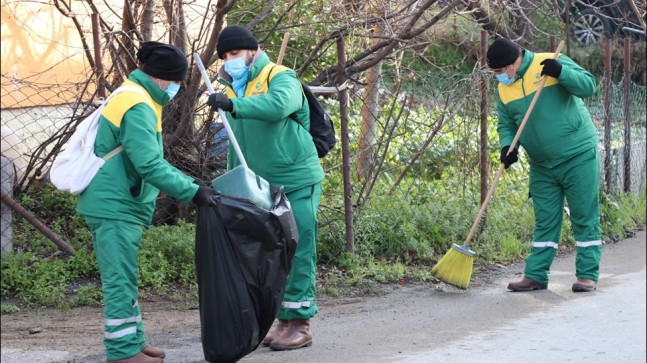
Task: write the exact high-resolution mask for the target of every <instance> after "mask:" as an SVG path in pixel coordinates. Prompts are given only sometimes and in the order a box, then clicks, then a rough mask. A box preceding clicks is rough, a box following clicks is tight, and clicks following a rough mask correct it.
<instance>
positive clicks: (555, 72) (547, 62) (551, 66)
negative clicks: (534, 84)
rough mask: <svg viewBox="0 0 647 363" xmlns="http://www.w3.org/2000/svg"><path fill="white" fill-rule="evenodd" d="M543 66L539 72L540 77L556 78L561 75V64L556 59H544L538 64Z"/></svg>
mask: <svg viewBox="0 0 647 363" xmlns="http://www.w3.org/2000/svg"><path fill="white" fill-rule="evenodd" d="M539 64H541V65H543V66H544V68H543V69H542V70H541V75H542V76H543V75H549V76H551V77H555V78H558V77H559V75H560V74H562V64H561V63H559V61H558V60H557V59H544V60H543V61H541V63H539Z"/></svg>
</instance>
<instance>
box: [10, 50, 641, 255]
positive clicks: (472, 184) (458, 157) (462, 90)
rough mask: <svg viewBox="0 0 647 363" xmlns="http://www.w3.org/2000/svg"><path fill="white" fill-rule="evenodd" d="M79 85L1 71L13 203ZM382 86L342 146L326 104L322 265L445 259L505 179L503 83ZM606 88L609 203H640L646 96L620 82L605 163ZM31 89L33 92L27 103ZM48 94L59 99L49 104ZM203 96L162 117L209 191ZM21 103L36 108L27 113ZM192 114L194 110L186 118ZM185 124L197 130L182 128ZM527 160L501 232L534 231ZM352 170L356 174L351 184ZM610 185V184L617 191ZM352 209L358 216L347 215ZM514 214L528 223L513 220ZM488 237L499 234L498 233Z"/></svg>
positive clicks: (600, 96)
mask: <svg viewBox="0 0 647 363" xmlns="http://www.w3.org/2000/svg"><path fill="white" fill-rule="evenodd" d="M111 59H112V58H110V57H107V56H106V59H105V60H104V61H105V62H104V65H105V66H106V69H110V67H113V66H114V67H116V66H117V63H116V62H114V61H111ZM113 63H114V64H113ZM210 72H211V73H213V72H214V70H210ZM84 74H85V76H84V77H81V78H83V80H82V81H68V82H65V81H59V82H56V83H52V82H49V81H39V80H38V78H37V77H30V78H17V77H14V76H13V75H12V74H11V73H10V72H5V70H3V72H2V91H3V94H2V100H3V101H2V102H3V107H2V110H1V125H2V190H3V193H5V194H7V195H10V196H11V197H13V198H16V197H17V196H18V195H20V194H21V193H29V189H28V187H29V186H38V185H39V184H42V183H48V181H47V168H48V165H49V164H50V163H51V161H52V160H53V158H54V157H55V156H56V154H57V153H58V152H60V150H61V149H62V148H64V145H65V142H66V140H67V138H68V137H69V136H70V135H71V132H72V131H73V130H74V128H75V127H76V125H77V124H78V123H79V122H80V121H81V120H82V119H83V118H84V117H85V116H87V115H89V114H90V113H91V112H92V111H93V110H94V109H95V107H96V104H97V102H96V101H97V100H98V96H97V91H96V90H95V89H94V88H96V87H94V86H93V84H94V83H95V81H93V79H94V78H96V77H95V74H94V73H93V72H92V70H90V69H87V70H85V71H84ZM378 79H379V83H380V85H381V88H380V91H379V92H378V93H377V95H376V96H375V98H374V99H372V98H370V97H372V96H370V95H367V94H366V93H365V92H366V91H365V87H363V85H360V84H357V83H350V86H349V87H348V93H349V114H348V115H347V116H348V120H349V121H348V122H349V124H348V130H349V134H348V135H340V130H341V127H340V122H341V119H342V117H341V116H342V115H339V111H338V110H339V105H338V101H337V97H335V96H334V95H333V96H329V95H326V96H325V98H326V100H325V101H324V103H325V105H326V107H327V108H328V109H329V111H331V113H332V114H333V116H334V118H335V122H336V126H337V127H336V129H337V133H338V135H337V136H338V140H339V141H340V142H339V143H338V147H336V148H335V149H334V150H333V151H332V152H331V154H329V155H328V156H327V157H326V158H324V159H322V164H323V166H324V169H325V170H326V179H325V181H324V195H323V197H322V201H321V207H320V214H319V219H320V226H321V232H320V233H321V236H322V238H323V239H327V238H328V239H333V241H332V242H330V243H326V245H325V246H324V247H323V248H322V251H321V255H320V257H321V258H322V259H327V258H328V257H330V256H339V254H341V253H343V252H345V251H347V250H349V249H353V250H355V251H357V252H360V253H362V252H365V253H371V254H375V255H378V254H380V253H381V252H384V251H387V250H389V248H388V247H389V246H388V244H389V243H394V242H393V241H397V240H398V239H405V238H406V239H408V240H410V242H408V243H410V244H411V246H409V247H410V248H408V247H406V246H405V248H404V249H403V250H404V253H405V254H406V253H408V254H419V253H422V252H421V251H424V250H425V243H426V242H425V241H424V240H422V239H423V238H422V237H420V236H429V238H430V239H431V238H433V239H435V240H437V241H440V242H442V243H444V244H445V246H447V247H448V246H449V244H448V243H449V242H460V241H461V240H462V239H463V238H464V237H465V236H466V235H467V230H468V229H469V227H470V225H471V223H472V222H473V219H474V218H475V216H476V211H477V210H478V208H479V206H480V201H481V198H482V195H483V192H484V190H483V188H484V186H485V187H486V188H487V187H488V186H489V185H491V182H492V180H491V179H492V177H493V176H494V173H495V171H496V169H498V167H499V161H498V156H499V151H498V150H499V144H498V137H497V135H496V101H495V100H496V98H495V97H496V81H495V80H494V79H492V78H491V76H490V75H489V74H488V73H487V72H482V71H479V70H475V71H474V72H472V73H471V74H455V75H448V74H447V73H446V72H433V71H430V69H425V68H423V69H421V68H413V67H406V66H402V67H399V68H397V69H393V68H389V67H384V70H383V71H382V72H381V74H380V75H379V77H378ZM305 81H307V80H305ZM605 84H606V82H604V79H602V80H599V82H598V92H597V93H596V95H595V96H593V97H591V98H588V99H586V100H585V103H586V105H587V107H588V109H589V111H590V113H591V115H592V117H593V119H594V122H595V124H596V126H597V127H598V131H599V135H600V150H601V152H602V155H601V162H602V168H601V170H602V173H601V174H602V179H601V180H602V181H604V182H609V183H610V184H609V188H608V189H607V192H608V193H617V192H622V191H624V190H630V191H632V192H634V193H639V192H641V191H643V190H644V187H645V143H646V133H645V127H646V121H645V120H646V117H645V99H646V94H645V86H640V85H636V84H633V83H631V85H630V89H629V92H628V93H627V92H625V91H624V86H623V82H622V81H620V82H619V83H612V85H611V89H610V90H609V92H610V93H609V94H610V100H611V101H610V107H611V112H610V115H611V117H610V118H611V120H610V146H611V148H610V150H609V151H608V152H609V153H611V158H610V162H605V160H606V158H605V155H606V154H605V153H606V150H605V148H604V146H605V142H606V141H607V140H605V129H604V127H605V120H606V115H607V113H606V111H605V110H606V108H605V94H606V93H605V92H607V90H606V89H605V88H604V87H605ZM25 89H30V90H36V92H29V94H26V93H25ZM52 89H55V90H56V92H54V93H52V92H51V90H52ZM39 90H40V91H39ZM47 91H49V92H47ZM204 95H205V93H204V90H201V91H199V92H197V94H191V93H189V92H181V93H180V94H179V95H178V97H177V99H176V100H175V101H174V102H173V103H172V104H171V105H170V106H168V107H166V108H165V111H164V115H163V133H164V138H165V147H166V150H165V153H166V157H167V159H168V160H169V161H170V162H171V163H172V164H173V165H175V166H177V167H178V168H179V169H180V170H182V171H183V172H185V173H187V174H189V175H191V176H194V177H199V178H201V179H203V180H211V179H213V178H215V177H216V176H218V175H220V174H221V173H222V172H223V171H224V166H225V158H226V155H225V154H224V148H223V146H224V143H225V142H226V138H224V137H223V130H222V125H221V124H220V123H219V122H218V121H219V120H218V119H217V115H214V114H213V112H211V111H210V110H209V109H208V108H207V107H205V106H204V101H205V100H204ZM626 95H628V96H629V97H630V99H629V102H628V103H629V105H630V109H631V113H630V122H629V123H628V125H629V126H630V130H631V139H630V141H629V144H627V142H626V140H627V138H626V137H625V133H626V131H627V129H626V127H625V124H627V123H626V122H625V118H626V115H625V105H626V102H625V96H626ZM25 99H29V100H30V103H31V104H32V105H36V106H30V107H22V106H21V105H22V104H23V102H24V100H25ZM53 100H54V101H55V102H53ZM485 101H487V104H486V103H485ZM37 105H48V106H44V107H41V106H37ZM186 105H190V110H191V111H189V112H188V114H187V111H186V110H187V108H186ZM178 115H179V116H178ZM367 115H373V116H374V117H373V118H374V121H375V122H374V124H372V125H370V126H367V125H366V123H365V122H364V123H363V122H362V119H363V118H364V119H366V118H367ZM486 116H487V117H488V118H487V122H486V124H487V128H488V130H487V138H486V139H485V140H486V143H485V145H481V139H480V138H481V125H482V123H483V122H482V120H483V118H484V117H486ZM186 119H189V120H190V121H191V122H189V123H187V122H185V121H184V120H186ZM346 136H347V137H348V145H347V146H348V150H347V151H348V155H349V164H348V165H344V159H343V157H342V147H343V146H344V145H343V144H344V143H343V142H342V141H343V139H344V138H345V137H346ZM483 160H486V161H487V169H484V167H483V166H482V163H481V162H482V161H483ZM520 160H521V162H519V163H517V164H516V165H515V166H513V167H512V168H511V169H509V170H508V171H506V172H505V173H504V174H503V177H502V180H501V182H500V183H499V186H498V187H497V188H498V189H497V192H496V193H495V196H494V197H493V199H492V201H491V202H490V206H489V208H488V219H490V218H491V219H497V220H500V221H504V220H507V219H508V216H510V218H518V219H517V220H515V221H514V223H519V224H526V225H528V224H530V226H532V221H531V220H530V218H531V214H532V209H531V206H530V204H529V202H528V188H527V174H528V166H527V164H526V162H525V156H524V155H523V151H522V152H521V155H520ZM626 165H629V166H630V168H629V170H630V173H629V174H626V172H625V170H627V168H626V167H625V166H626ZM345 166H346V167H348V170H349V175H347V176H346V179H345V178H344V169H345ZM483 174H485V176H484V175H483ZM607 175H611V177H610V179H609V178H607ZM625 175H629V179H630V183H629V184H627V183H625V180H626V176H625ZM483 178H486V181H485V182H484V180H483ZM345 182H350V187H351V188H350V194H349V195H345V194H344V183H345ZM626 185H629V188H628V189H627V188H626V187H625V186H626ZM346 201H350V204H351V208H350V215H348V214H347V212H348V210H349V209H348V208H346V204H345V202H346ZM518 206H521V208H523V209H524V210H525V212H521V213H519V212H518V211H515V210H511V209H510V208H512V207H514V208H517V207H518ZM191 208H192V207H191V206H186V205H183V204H181V203H179V202H177V201H175V200H173V199H172V198H169V197H167V196H164V195H160V198H159V199H158V203H157V207H156V211H155V217H154V221H153V222H154V224H161V223H170V224H173V223H176V222H177V221H178V220H179V219H182V218H189V217H190V216H191V211H192V209H191ZM387 212H388V213H387ZM371 213H373V214H378V217H379V213H385V214H384V218H385V219H386V218H389V219H390V220H384V221H383V223H384V224H383V225H382V227H384V225H386V226H390V227H391V230H392V231H393V235H392V236H384V235H380V234H377V233H374V232H375V226H373V225H371V224H370V223H364V222H365V221H366V220H369V219H368V218H366V219H365V217H366V216H367V215H368V214H371ZM519 218H521V219H519ZM523 218H528V220H523ZM12 222H13V220H12V211H11V210H10V208H8V207H7V206H6V204H5V203H3V204H2V241H3V243H2V253H3V255H5V254H6V253H8V252H9V251H10V249H11V245H10V243H8V241H10V240H11V225H12ZM349 222H351V223H353V229H352V236H354V237H355V238H356V239H358V240H361V241H364V242H366V241H371V245H372V247H370V248H368V247H366V245H365V244H358V245H354V241H353V238H349V234H348V233H346V234H344V229H345V228H346V226H347V225H348V223H349ZM485 223H487V220H486V221H485ZM441 224H443V225H447V226H448V227H453V228H447V229H444V230H453V231H454V232H452V233H453V234H452V235H438V230H439V229H438V228H437V226H438V225H441ZM490 227H492V228H496V225H495V224H494V223H492V224H491V225H490ZM524 231H525V229H524ZM524 233H525V232H524ZM352 236H350V237H352ZM523 237H524V236H523V235H521V236H517V238H523ZM344 239H345V241H344ZM5 242H7V243H6V244H5ZM427 248H428V246H427ZM429 253H430V254H433V252H429ZM327 256H328V257H327Z"/></svg>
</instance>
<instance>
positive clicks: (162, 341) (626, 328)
mask: <svg viewBox="0 0 647 363" xmlns="http://www.w3.org/2000/svg"><path fill="white" fill-rule="evenodd" d="M645 245H646V241H645V231H640V232H638V233H637V234H636V236H635V237H634V238H630V239H626V240H623V241H620V242H619V243H616V244H612V245H605V247H604V251H603V256H602V265H601V276H600V281H599V284H598V289H597V290H596V291H594V292H591V293H573V292H572V291H571V284H572V283H573V282H574V281H575V276H574V270H575V256H574V255H568V256H561V257H560V256H558V257H557V258H556V259H555V261H554V263H553V266H552V269H551V271H552V272H551V280H550V283H549V285H548V289H547V290H542V291H534V292H527V293H513V292H508V291H507V290H506V285H507V283H508V282H509V281H514V280H517V279H518V278H520V276H521V273H522V271H523V265H522V264H520V265H513V266H509V267H502V268H501V269H499V270H497V271H496V272H495V273H491V274H488V276H489V277H488V278H487V279H486V280H482V279H481V280H480V281H479V283H477V284H475V283H473V285H472V286H470V288H469V289H468V290H458V289H455V288H453V287H451V286H445V285H442V284H441V285H429V284H426V285H408V284H405V285H396V286H390V287H389V288H388V291H387V293H386V294H384V295H381V296H372V297H362V298H354V299H339V300H332V299H323V301H322V302H321V304H320V312H319V314H318V315H317V316H316V317H315V318H314V319H313V321H312V329H313V333H314V343H313V345H312V346H311V347H308V348H304V349H298V350H295V351H287V352H274V351H271V350H270V349H269V348H263V347H259V348H258V349H257V350H256V351H254V352H252V353H251V354H249V355H248V356H246V357H244V358H243V359H242V360H241V362H248V363H249V362H263V363H265V362H270V363H271V362H282V363H285V362H322V363H323V362H326V363H328V362H407V363H411V362H443V363H451V362H470V363H472V362H477V363H479V362H482V363H489V362H492V363H505V362H510V363H513V362H514V363H523V362H529V363H530V362H532V363H536V362H587V363H596V362H600V363H602V362H604V363H608V362H614V363H622V362H627V363H636V362H638V363H640V362H645V361H646V348H645V341H646V330H647V329H646V324H647V323H646V314H645V311H646V298H645V297H646V277H645V266H646V252H645V251H646V248H645ZM193 314H195V316H190V317H189V318H188V319H191V320H192V321H193V322H194V323H195V319H198V317H197V314H198V313H197V311H194V312H193ZM153 339H154V342H155V343H156V345H159V346H161V347H164V348H165V349H166V352H167V359H166V360H165V362H167V363H176V362H177V363H198V362H204V356H203V353H202V346H201V344H200V341H199V330H198V331H196V329H195V328H194V329H193V330H190V331H189V332H188V333H186V332H183V333H181V334H178V333H177V331H176V332H174V333H171V332H169V333H167V334H157V335H155V336H153ZM64 349H65V348H64V347H59V348H58V350H56V351H55V350H51V351H39V352H38V353H33V355H31V356H29V354H32V353H29V352H25V351H16V350H12V349H11V347H5V346H4V344H3V349H2V361H3V363H5V362H9V363H12V362H27V361H32V362H75V363H78V362H83V363H86V362H101V361H102V360H103V359H105V358H102V357H100V356H97V355H96V354H95V355H93V356H86V357H84V358H74V359H70V357H71V356H70V354H66V353H65V350H64ZM29 357H30V359H28V360H25V359H27V358H29ZM48 357H49V358H50V360H48Z"/></svg>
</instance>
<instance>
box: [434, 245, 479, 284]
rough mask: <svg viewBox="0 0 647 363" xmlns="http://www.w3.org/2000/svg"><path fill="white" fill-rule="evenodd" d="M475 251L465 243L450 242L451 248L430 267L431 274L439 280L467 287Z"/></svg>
mask: <svg viewBox="0 0 647 363" xmlns="http://www.w3.org/2000/svg"><path fill="white" fill-rule="evenodd" d="M475 254H476V253H475V252H474V251H472V250H470V249H469V247H467V245H463V246H460V245H457V244H455V243H454V244H452V248H451V249H450V250H449V251H447V253H446V254H445V256H443V258H441V259H440V261H438V263H437V264H436V266H434V268H432V269H431V274H432V275H434V276H436V278H438V279H439V280H440V281H442V282H445V283H448V284H450V285H454V286H456V287H458V288H461V289H467V287H468V286H469V284H470V278H471V277H472V266H473V265H474V255H475Z"/></svg>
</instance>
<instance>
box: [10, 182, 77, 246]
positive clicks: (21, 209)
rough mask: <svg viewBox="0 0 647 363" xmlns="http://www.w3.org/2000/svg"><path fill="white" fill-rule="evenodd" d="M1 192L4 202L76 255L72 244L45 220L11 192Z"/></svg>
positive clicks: (45, 234)
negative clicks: (39, 217) (41, 219)
mask: <svg viewBox="0 0 647 363" xmlns="http://www.w3.org/2000/svg"><path fill="white" fill-rule="evenodd" d="M0 192H1V193H2V195H1V196H2V202H3V203H4V204H6V205H8V206H9V207H10V208H11V209H13V210H15V211H16V212H17V213H18V214H20V215H21V216H22V217H23V218H25V219H26V220H27V221H28V222H29V223H31V225H32V226H34V227H35V228H36V229H37V230H38V231H39V232H40V233H42V234H43V235H44V236H45V237H47V238H49V239H50V240H51V241H52V242H54V243H55V244H56V245H57V246H58V247H59V248H60V249H61V250H62V251H64V252H67V253H69V254H70V255H74V254H75V253H76V251H74V248H73V247H72V246H70V245H69V244H68V243H67V242H65V241H63V240H62V239H61V237H59V236H58V235H57V234H56V233H54V232H53V231H52V230H51V229H49V228H48V227H47V226H46V225H45V224H44V223H43V222H41V221H40V219H38V218H37V217H36V216H35V215H33V214H32V213H31V212H29V211H28V210H27V209H25V207H23V206H22V205H20V204H19V203H18V202H16V201H15V200H14V199H13V198H12V197H11V196H10V195H9V194H7V193H5V192H4V191H0Z"/></svg>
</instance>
